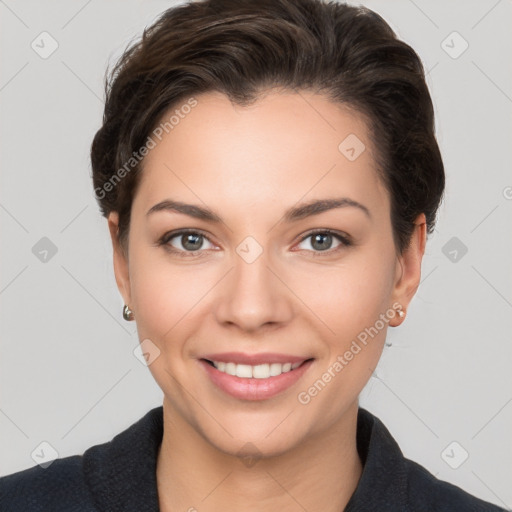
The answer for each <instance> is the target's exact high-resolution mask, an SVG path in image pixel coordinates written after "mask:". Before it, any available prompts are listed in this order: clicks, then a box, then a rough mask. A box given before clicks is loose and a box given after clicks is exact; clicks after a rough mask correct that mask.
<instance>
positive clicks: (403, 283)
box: [389, 213, 427, 327]
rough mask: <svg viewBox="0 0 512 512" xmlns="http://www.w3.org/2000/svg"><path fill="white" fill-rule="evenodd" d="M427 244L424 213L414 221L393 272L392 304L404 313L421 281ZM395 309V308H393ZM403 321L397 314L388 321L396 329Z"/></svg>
mask: <svg viewBox="0 0 512 512" xmlns="http://www.w3.org/2000/svg"><path fill="white" fill-rule="evenodd" d="M426 242H427V221H426V217H425V214H424V213H421V214H420V215H418V217H417V218H416V220H415V221H414V231H413V233H412V235H411V241H410V244H409V246H408V247H407V248H406V249H405V250H404V252H403V253H402V254H400V255H398V259H397V263H396V272H395V276H396V278H395V285H394V288H393V294H392V299H393V304H395V303H398V304H400V306H401V307H402V309H403V311H404V312H407V308H408V306H409V303H410V302H411V300H412V298H413V297H414V294H415V293H416V291H417V289H418V286H419V284H420V279H421V262H422V259H423V254H424V253H425V245H426ZM394 309H396V306H395V307H394ZM404 319H405V316H404V317H403V318H400V317H399V316H398V314H397V315H396V316H395V318H393V319H392V320H390V322H389V323H390V325H391V326H392V327H397V326H398V325H400V324H401V323H402V322H403V321H404Z"/></svg>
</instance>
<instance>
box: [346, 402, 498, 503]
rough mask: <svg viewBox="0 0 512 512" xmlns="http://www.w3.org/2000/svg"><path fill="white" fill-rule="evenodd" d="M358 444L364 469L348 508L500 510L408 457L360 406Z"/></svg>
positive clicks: (378, 420)
mask: <svg viewBox="0 0 512 512" xmlns="http://www.w3.org/2000/svg"><path fill="white" fill-rule="evenodd" d="M357 448H358V452H359V454H360V456H361V459H362V460H363V463H364V465H363V473H362V475H361V478H360V481H359V484H358V486H357V488H356V491H355V493H354V495H353V496H352V499H351V501H350V502H349V507H347V512H359V511H363V510H379V511H381V512H385V511H390V512H391V511H393V512H394V511H395V510H400V511H403V512H500V511H501V512H503V511H504V510H505V509H503V508H500V507H498V506H496V505H493V504H492V503H488V502H485V501H483V500H481V499H479V498H477V497H475V496H473V495H471V494H469V493H468V492H466V491H464V490H463V489H461V488H460V487H457V486H456V485H453V484H450V483H448V482H445V481H443V480H439V479H438V478H436V477H435V476H434V475H433V474H432V473H430V472H429V471H428V470H427V469H426V468H424V467H423V466H421V465H420V464H418V463H417V462H414V461H413V460H410V459H407V458H406V457H404V455H403V454H402V451H401V450H400V448H399V446H398V444H397V442H396V441H395V439H394V438H393V436H392V435H391V434H390V432H389V431H388V429H387V428H386V427H385V425H384V424H383V423H382V422H381V421H380V419H379V418H377V417H376V416H374V415H373V414H371V413H370V412H369V411H367V410H365V409H362V408H360V409H359V414H358V420H357Z"/></svg>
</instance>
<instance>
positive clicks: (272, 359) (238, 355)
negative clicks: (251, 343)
mask: <svg viewBox="0 0 512 512" xmlns="http://www.w3.org/2000/svg"><path fill="white" fill-rule="evenodd" d="M201 359H208V360H209V361H219V362H224V363H236V364H248V365H251V366H256V365H259V364H271V363H281V364H284V363H292V364H293V363H301V362H303V361H306V360H308V359H312V358H310V357H302V356H292V355H289V354H276V353H273V352H262V353H260V354H244V353H243V352H222V353H219V354H207V355H205V356H203V357H202V358H201Z"/></svg>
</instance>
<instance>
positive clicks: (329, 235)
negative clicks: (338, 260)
mask: <svg viewBox="0 0 512 512" xmlns="http://www.w3.org/2000/svg"><path fill="white" fill-rule="evenodd" d="M310 239H311V240H310ZM306 242H307V245H309V247H312V248H313V253H314V256H317V255H321V253H328V254H332V253H333V252H336V251H338V250H340V249H343V248H344V247H348V246H351V245H352V242H351V241H350V239H349V238H348V237H347V236H345V235H342V234H340V233H337V232H335V231H332V230H330V229H324V230H317V231H314V232H311V233H309V234H307V235H305V236H304V237H302V239H301V241H300V243H301V244H302V243H306ZM333 242H338V245H336V246H335V248H334V249H332V245H333ZM302 249H305V250H310V249H309V248H308V247H303V248H302Z"/></svg>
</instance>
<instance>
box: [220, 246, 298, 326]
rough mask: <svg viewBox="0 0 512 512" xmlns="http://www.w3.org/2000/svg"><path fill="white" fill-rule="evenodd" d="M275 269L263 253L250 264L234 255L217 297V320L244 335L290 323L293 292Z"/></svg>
mask: <svg viewBox="0 0 512 512" xmlns="http://www.w3.org/2000/svg"><path fill="white" fill-rule="evenodd" d="M273 267H274V268H273ZM275 267H276V265H272V266H271V265H270V263H269V258H267V256H266V253H265V252H263V253H262V254H260V255H259V256H258V257H257V258H256V259H255V260H254V261H252V262H250V260H246V259H244V258H243V257H241V256H240V255H239V254H235V255H234V258H233V267H232V269H231V271H230V272H229V273H228V274H227V276H226V277H225V278H224V279H223V284H222V286H221V288H220V290H219V292H220V293H219V296H218V297H217V301H216V307H215V316H216V319H217V321H218V322H219V323H220V324H223V325H225V326H236V327H238V328H239V329H240V330H242V331H247V332H254V331H258V330H260V329H262V328H268V327H270V326H273V327H278V326H282V325H284V324H286V323H288V322H290V320H291V318H292V316H293V300H292V299H293V293H292V292H291V291H290V288H289V287H287V286H286V284H285V279H283V276H281V275H279V270H278V269H276V268H275Z"/></svg>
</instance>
